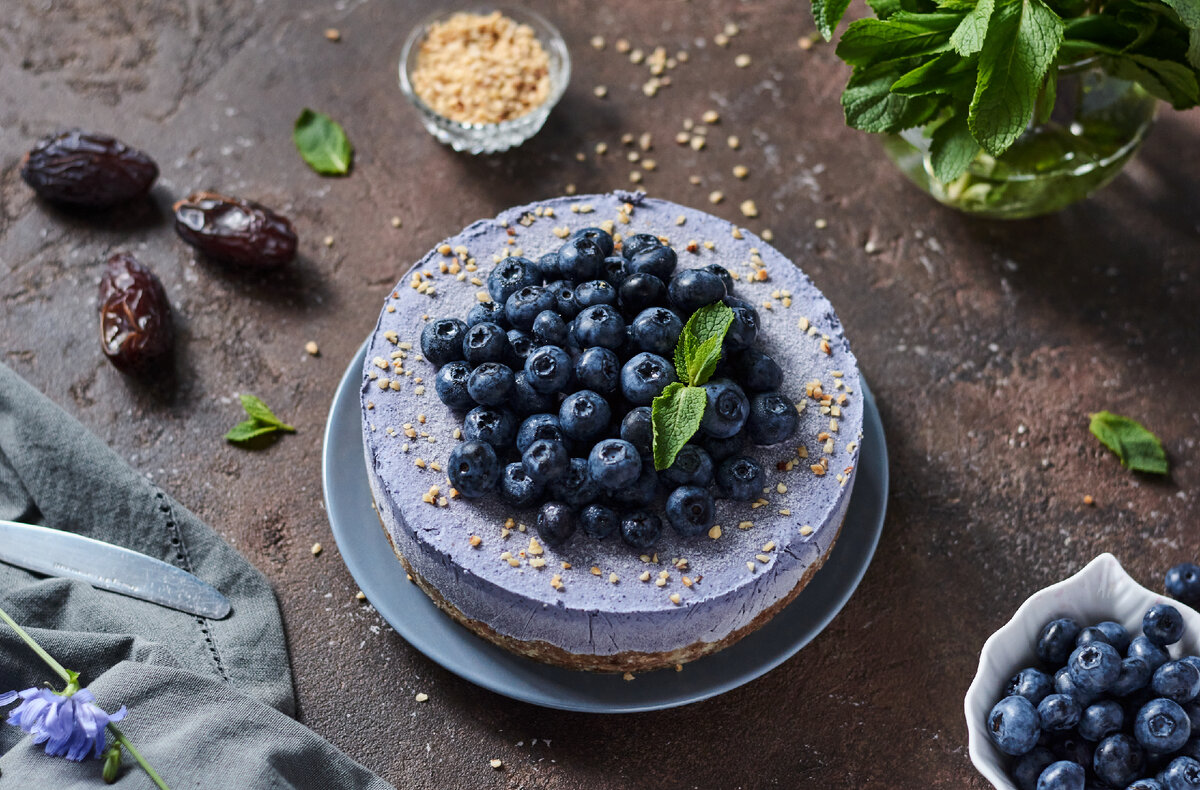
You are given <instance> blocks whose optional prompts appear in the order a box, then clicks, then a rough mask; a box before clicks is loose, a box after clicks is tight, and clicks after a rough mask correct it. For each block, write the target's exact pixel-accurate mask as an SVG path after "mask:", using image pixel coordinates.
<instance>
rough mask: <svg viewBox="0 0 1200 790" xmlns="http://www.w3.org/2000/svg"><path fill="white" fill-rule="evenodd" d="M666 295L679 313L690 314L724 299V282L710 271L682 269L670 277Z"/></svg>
mask: <svg viewBox="0 0 1200 790" xmlns="http://www.w3.org/2000/svg"><path fill="white" fill-rule="evenodd" d="M667 297H668V298H669V299H670V300H671V306H672V307H674V308H675V309H676V310H678V311H679V313H680V315H688V316H690V315H691V314H692V313H694V312H696V311H697V310H699V309H700V308H701V307H704V306H705V305H710V304H713V303H714V302H719V301H721V300H722V299H724V298H725V283H724V282H722V281H721V278H720V277H718V276H717V275H715V274H713V273H712V272H710V271H705V270H704V269H684V270H683V271H681V272H679V273H678V274H676V275H675V276H674V277H672V278H671V282H670V284H669V285H668V286H667Z"/></svg>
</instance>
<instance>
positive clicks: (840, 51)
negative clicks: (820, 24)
mask: <svg viewBox="0 0 1200 790" xmlns="http://www.w3.org/2000/svg"><path fill="white" fill-rule="evenodd" d="M961 19H962V14H910V13H907V12H904V13H900V14H896V15H894V16H892V17H891V18H889V19H887V20H882V19H859V20H857V21H855V22H852V23H850V27H849V28H847V29H846V32H845V33H843V34H842V39H841V41H839V42H838V45H837V55H838V57H839V58H841V59H842V60H844V61H846V62H847V63H849V64H851V65H853V66H874V65H876V64H878V63H888V62H891V61H894V60H903V59H906V58H913V57H921V56H924V55H934V54H937V53H939V52H945V51H946V50H947V49H949V48H950V34H951V33H952V32H953V31H954V29H955V28H956V27H958V23H959V20H961Z"/></svg>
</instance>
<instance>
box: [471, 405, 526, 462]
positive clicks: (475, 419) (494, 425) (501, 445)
mask: <svg viewBox="0 0 1200 790" xmlns="http://www.w3.org/2000/svg"><path fill="white" fill-rule="evenodd" d="M462 433H463V438H464V439H467V440H468V441H479V442H486V443H487V444H490V445H491V446H492V447H493V448H495V449H497V450H500V451H504V450H507V449H508V446H509V445H510V444H512V443H513V439H514V438H515V437H516V435H517V420H516V418H515V417H514V416H513V414H512V412H510V411H507V410H505V409H498V408H496V407H495V406H476V407H475V408H473V409H471V410H470V411H469V412H467V416H466V417H465V418H464V419H463V427H462Z"/></svg>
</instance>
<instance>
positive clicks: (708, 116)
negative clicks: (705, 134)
mask: <svg viewBox="0 0 1200 790" xmlns="http://www.w3.org/2000/svg"><path fill="white" fill-rule="evenodd" d="M700 120H702V121H704V122H705V123H707V124H714V123H717V122H718V121H720V120H721V116H720V115H719V114H718V113H717V111H716V110H706V111H705V112H704V115H701V116H700Z"/></svg>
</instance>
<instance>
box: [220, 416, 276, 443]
mask: <svg viewBox="0 0 1200 790" xmlns="http://www.w3.org/2000/svg"><path fill="white" fill-rule="evenodd" d="M279 430H280V428H279V426H278V425H267V424H265V423H261V422H258V421H257V420H245V421H244V422H239V423H238V424H237V425H235V426H233V427H232V428H230V429H229V433H227V434H225V439H226V440H227V441H230V442H235V443H239V442H248V441H250V440H251V439H253V438H255V437H257V436H266V435H267V434H269V433H275V432H276V431H279Z"/></svg>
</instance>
